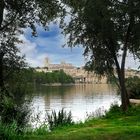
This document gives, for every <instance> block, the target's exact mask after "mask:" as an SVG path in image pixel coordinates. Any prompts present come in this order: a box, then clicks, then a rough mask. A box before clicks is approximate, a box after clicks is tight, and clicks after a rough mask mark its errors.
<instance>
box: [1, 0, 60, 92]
mask: <svg viewBox="0 0 140 140" xmlns="http://www.w3.org/2000/svg"><path fill="white" fill-rule="evenodd" d="M60 11H62V10H61V7H60V5H59V2H58V1H57V0H52V1H44V0H0V38H1V39H0V89H1V90H4V89H5V79H7V77H8V76H10V74H8V76H7V72H5V71H7V70H10V71H11V68H14V70H15V69H17V67H18V68H19V67H21V66H22V67H24V65H21V64H23V63H22V62H23V61H22V60H23V59H22V57H20V55H19V50H18V48H17V44H18V43H19V42H21V41H20V40H19V39H18V36H19V34H22V33H23V32H24V30H23V29H24V28H28V27H29V28H31V29H32V35H33V36H37V32H36V25H37V24H39V25H42V26H43V27H44V28H45V29H47V25H48V23H49V22H50V21H52V20H54V19H55V18H56V17H57V16H58V13H60ZM62 13H63V12H62ZM5 73H6V75H5ZM8 73H9V72H8Z"/></svg>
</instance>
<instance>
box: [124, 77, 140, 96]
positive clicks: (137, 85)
mask: <svg viewBox="0 0 140 140" xmlns="http://www.w3.org/2000/svg"><path fill="white" fill-rule="evenodd" d="M126 88H127V91H128V94H129V98H133V99H140V78H139V77H137V76H134V77H129V78H127V79H126Z"/></svg>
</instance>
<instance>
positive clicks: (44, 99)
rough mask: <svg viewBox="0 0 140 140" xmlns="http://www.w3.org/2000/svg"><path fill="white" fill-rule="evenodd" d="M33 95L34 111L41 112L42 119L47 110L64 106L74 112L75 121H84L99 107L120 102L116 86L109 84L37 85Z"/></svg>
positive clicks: (106, 107) (106, 106) (103, 108)
mask: <svg viewBox="0 0 140 140" xmlns="http://www.w3.org/2000/svg"><path fill="white" fill-rule="evenodd" d="M32 96H33V98H32V106H33V113H34V114H38V113H40V116H41V117H40V119H41V120H42V121H43V119H44V117H45V114H46V111H47V112H50V111H52V110H55V111H56V112H57V111H59V110H61V109H62V108H64V110H66V111H67V112H69V111H71V112H72V116H73V120H74V121H83V120H85V119H86V118H87V114H88V115H89V114H91V113H92V112H96V111H97V110H98V109H99V108H100V110H108V109H109V107H110V105H111V104H112V103H114V102H118V103H120V98H119V96H118V95H117V92H116V88H114V87H113V86H111V85H108V84H87V85H84V84H83V85H82V84H81V85H73V86H72V85H71V86H45V85H44V86H37V87H36V88H35V90H34V91H33V93H32Z"/></svg>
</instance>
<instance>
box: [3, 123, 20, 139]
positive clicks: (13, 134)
mask: <svg viewBox="0 0 140 140" xmlns="http://www.w3.org/2000/svg"><path fill="white" fill-rule="evenodd" d="M17 127H18V126H17V123H16V122H13V123H11V124H9V125H6V124H3V123H2V122H0V140H17V139H19V138H17V137H18V132H17Z"/></svg>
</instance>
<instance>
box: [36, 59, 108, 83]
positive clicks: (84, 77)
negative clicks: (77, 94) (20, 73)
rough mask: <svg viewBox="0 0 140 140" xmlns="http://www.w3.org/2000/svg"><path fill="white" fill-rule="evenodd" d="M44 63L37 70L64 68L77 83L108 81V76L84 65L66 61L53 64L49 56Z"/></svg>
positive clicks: (47, 70)
mask: <svg viewBox="0 0 140 140" xmlns="http://www.w3.org/2000/svg"><path fill="white" fill-rule="evenodd" d="M44 64H45V66H44V67H38V68H36V71H38V72H42V71H43V72H53V71H60V70H63V71H64V72H65V73H66V74H68V75H70V76H72V77H73V78H74V80H75V82H76V83H107V78H106V77H102V78H99V77H98V76H97V75H95V74H94V72H87V71H85V70H84V68H83V67H75V66H73V65H72V64H71V63H66V62H65V61H62V62H61V63H60V64H52V63H50V60H49V58H45V61H44Z"/></svg>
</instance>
